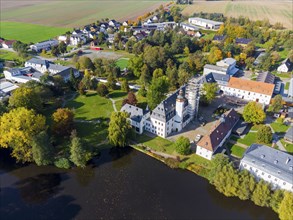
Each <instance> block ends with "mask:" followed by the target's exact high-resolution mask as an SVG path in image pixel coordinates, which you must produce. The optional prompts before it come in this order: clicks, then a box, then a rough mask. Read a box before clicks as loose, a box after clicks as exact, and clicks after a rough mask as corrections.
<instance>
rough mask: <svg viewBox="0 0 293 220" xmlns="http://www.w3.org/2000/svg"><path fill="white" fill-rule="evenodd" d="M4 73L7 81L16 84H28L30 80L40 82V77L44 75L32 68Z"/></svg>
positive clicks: (14, 69) (15, 69)
mask: <svg viewBox="0 0 293 220" xmlns="http://www.w3.org/2000/svg"><path fill="white" fill-rule="evenodd" d="M3 73H4V76H5V79H6V80H8V81H10V82H16V83H26V82H28V81H30V80H35V81H40V77H41V76H42V75H43V74H42V73H40V72H38V71H36V70H34V69H33V68H31V67H22V68H12V69H9V70H4V72H3Z"/></svg>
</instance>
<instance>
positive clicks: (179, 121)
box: [174, 89, 186, 131]
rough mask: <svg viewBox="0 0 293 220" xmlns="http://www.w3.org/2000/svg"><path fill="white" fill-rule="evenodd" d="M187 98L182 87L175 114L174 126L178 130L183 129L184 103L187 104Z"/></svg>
mask: <svg viewBox="0 0 293 220" xmlns="http://www.w3.org/2000/svg"><path fill="white" fill-rule="evenodd" d="M185 102H186V99H185V97H184V94H183V90H182V89H180V91H179V95H178V96H177V98H176V108H175V110H176V115H175V121H174V122H175V123H174V128H175V130H176V131H181V129H182V127H183V117H184V115H183V113H184V105H185Z"/></svg>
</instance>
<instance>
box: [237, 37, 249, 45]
mask: <svg viewBox="0 0 293 220" xmlns="http://www.w3.org/2000/svg"><path fill="white" fill-rule="evenodd" d="M251 41H252V40H251V39H249V38H236V40H235V43H236V44H249V43H250V42H251Z"/></svg>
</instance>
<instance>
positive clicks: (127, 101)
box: [122, 92, 137, 106]
mask: <svg viewBox="0 0 293 220" xmlns="http://www.w3.org/2000/svg"><path fill="white" fill-rule="evenodd" d="M125 104H129V105H134V106H136V105H137V99H136V96H135V94H134V93H133V92H129V93H128V95H127V98H126V99H124V100H123V102H122V106H123V105H125Z"/></svg>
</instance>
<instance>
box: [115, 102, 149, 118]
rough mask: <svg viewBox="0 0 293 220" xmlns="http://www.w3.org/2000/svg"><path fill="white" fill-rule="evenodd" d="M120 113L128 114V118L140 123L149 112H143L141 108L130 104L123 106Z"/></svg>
mask: <svg viewBox="0 0 293 220" xmlns="http://www.w3.org/2000/svg"><path fill="white" fill-rule="evenodd" d="M120 111H123V112H127V113H129V114H130V116H129V118H130V119H131V120H133V121H136V122H140V121H141V119H142V117H143V116H144V115H145V114H146V113H148V112H149V111H148V110H143V109H142V108H139V107H137V106H134V105H130V104H125V105H123V106H122V108H121V110H120Z"/></svg>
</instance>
